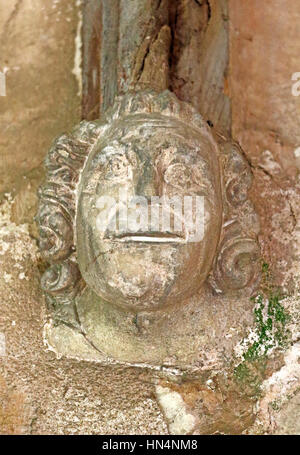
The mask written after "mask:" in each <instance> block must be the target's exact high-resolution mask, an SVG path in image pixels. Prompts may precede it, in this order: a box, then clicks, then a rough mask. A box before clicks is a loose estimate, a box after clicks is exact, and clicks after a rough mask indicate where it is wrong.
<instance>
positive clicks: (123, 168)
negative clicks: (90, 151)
mask: <svg viewBox="0 0 300 455" xmlns="http://www.w3.org/2000/svg"><path fill="white" fill-rule="evenodd" d="M106 170H107V173H108V174H109V176H111V177H122V176H124V177H126V176H127V175H128V170H129V162H128V160H127V158H126V156H125V155H121V154H120V155H113V156H111V157H108V158H107V165H106Z"/></svg>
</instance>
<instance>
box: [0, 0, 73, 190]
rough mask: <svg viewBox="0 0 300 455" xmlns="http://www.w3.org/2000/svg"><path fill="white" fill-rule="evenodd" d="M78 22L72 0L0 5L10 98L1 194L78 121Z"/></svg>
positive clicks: (4, 103) (2, 108)
mask: <svg viewBox="0 0 300 455" xmlns="http://www.w3.org/2000/svg"><path fill="white" fill-rule="evenodd" d="M77 24H78V7H76V5H75V4H74V2H73V1H71V0H58V1H54V0H47V1H44V2H43V3H41V2H39V1H38V0H30V1H29V0H15V1H10V2H1V5H0V30H1V35H0V71H5V73H6V97H1V98H0V125H1V139H0V155H1V161H0V193H1V192H3V191H7V190H11V188H12V186H18V181H19V180H20V178H22V176H23V175H24V174H25V173H27V172H28V171H30V170H32V169H34V168H36V167H38V166H39V165H40V164H41V163H42V161H43V159H44V156H45V151H46V150H47V149H48V148H49V145H50V143H51V141H52V140H53V137H55V136H56V135H57V134H59V133H61V131H62V130H63V129H64V128H70V126H71V125H72V124H74V123H75V122H76V121H78V120H79V119H80V97H79V96H76V94H77V92H78V83H79V82H78V81H77V80H76V77H75V74H73V73H72V71H73V69H74V68H75V51H76V50H77V53H78V51H80V49H76V46H75V37H76V33H77ZM79 57H80V53H79ZM76 74H77V76H78V77H79V76H80V69H79V70H78V68H77V67H76Z"/></svg>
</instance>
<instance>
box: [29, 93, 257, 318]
mask: <svg viewBox="0 0 300 455" xmlns="http://www.w3.org/2000/svg"><path fill="white" fill-rule="evenodd" d="M46 168H47V171H48V174H47V182H46V184H45V186H44V187H42V188H41V190H40V206H39V213H38V217H37V218H38V222H39V225H40V248H41V251H42V253H43V254H44V257H45V258H46V259H47V260H48V261H49V262H50V263H51V264H52V265H51V267H50V268H49V269H48V270H47V271H46V272H45V274H44V276H43V278H42V286H43V288H44V290H45V291H46V293H47V294H48V296H49V299H50V301H51V302H52V304H53V305H54V307H56V308H57V307H59V308H60V310H61V308H62V307H63V306H64V305H68V304H70V302H72V301H73V300H74V299H75V298H76V295H78V294H79V293H80V292H81V291H82V290H83V289H84V288H85V287H86V286H87V287H89V288H90V289H92V290H93V291H94V293H95V294H96V295H98V296H100V297H101V298H102V299H104V300H105V301H106V302H109V303H110V304H112V305H116V306H120V307H123V308H125V309H128V310H133V311H135V312H138V311H142V310H147V311H152V310H155V309H162V308H164V307H168V306H170V305H178V304H180V303H181V302H183V301H185V300H186V299H187V298H189V297H191V296H193V295H195V294H197V293H198V292H199V291H200V290H201V288H203V287H204V286H206V287H207V286H210V287H211V289H212V291H213V292H215V293H219V294H221V293H228V292H229V293H230V292H239V291H240V290H242V292H243V293H245V292H246V293H248V294H249V293H251V292H252V291H253V289H254V287H255V286H256V284H257V282H258V278H259V274H258V270H259V267H258V266H257V262H258V260H259V249H258V246H257V242H256V236H257V233H258V230H259V223H258V219H257V216H256V214H255V212H254V209H253V207H252V205H251V203H250V201H249V199H248V190H249V188H250V186H251V171H250V168H249V166H248V163H247V162H246V160H245V159H244V157H243V154H242V152H241V150H240V148H239V147H238V146H237V145H236V144H233V143H232V142H226V140H224V138H221V137H214V136H213V134H212V131H211V129H210V128H209V126H208V125H207V124H206V123H205V122H204V120H203V119H202V117H201V116H200V115H199V114H198V113H197V112H196V111H195V110H194V109H193V108H192V107H191V106H190V105H188V104H186V103H183V102H180V101H179V100H178V99H177V98H176V96H175V95H174V94H172V93H170V92H168V91H165V92H163V93H161V94H156V93H154V92H152V91H146V92H145V91H144V92H139V93H135V94H127V95H125V96H123V97H121V98H119V99H118V100H117V101H116V103H115V105H114V107H113V108H112V109H111V110H110V111H109V112H107V113H106V115H105V116H104V118H103V119H101V121H99V122H82V123H81V124H80V125H79V126H78V127H77V128H76V129H75V130H74V131H73V133H72V134H71V135H63V136H61V137H60V138H59V139H58V140H57V141H56V142H55V143H54V145H53V147H52V149H51V150H50V152H49V154H48V156H47V159H46ZM166 200H167V201H169V204H168V205H166V204H165V201H166ZM124 201H126V213H125V212H124ZM128 201H129V204H128ZM132 201H134V202H135V204H133V205H132ZM145 201H146V203H147V204H148V203H149V204H148V205H147V206H145ZM186 201H190V202H189V203H190V204H191V205H190V208H191V212H189V213H190V215H191V217H192V218H193V220H194V221H193V223H192V225H193V228H195V229H196V231H197V225H195V220H197V222H199V223H202V224H201V229H200V228H199V232H198V231H197V232H198V234H199V233H201V235H198V236H196V237H195V236H194V237H193V236H192V235H191V229H190V225H189V224H191V220H190V221H189V220H188V218H187V217H186V216H185V212H184V208H185V205H184V204H185V202H186ZM195 201H196V202H195ZM197 201H198V202H199V201H200V202H199V203H200V206H199V207H200V209H201V210H200V212H201V219H200V218H195V214H196V213H198V212H197ZM186 203H187V204H188V202H186ZM130 204H131V205H130ZM176 204H179V206H178V205H177V206H176ZM180 204H181V205H180ZM137 207H139V210H140V212H139V213H140V215H141V214H143V217H144V218H145V214H146V215H147V217H146V218H147V220H148V221H149V223H145V222H144V218H143V220H141V219H139V220H137V215H136V210H137ZM178 207H179V208H178ZM104 211H105V216H104ZM163 212H164V215H165V214H166V212H167V215H168V216H169V219H170V220H171V222H170V223H171V225H172V226H171V225H168V226H167V228H165V229H160V226H161V223H162V218H159V220H160V221H158V219H157V220H156V218H155V217H157V218H158V217H159V216H160V217H161V214H162V213H163ZM200 212H199V213H200ZM124 213H125V215H124ZM148 215H149V217H148ZM124 217H127V218H126V223H125V224H124ZM130 217H131V218H132V219H134V220H135V224H134V223H133V224H131V226H128V222H127V221H128V219H130ZM153 220H154V221H157V223H156V224H155V223H154V224H155V226H156V227H154V228H153V225H151V222H152V224H153ZM122 223H123V224H122ZM121 224H122V229H120V225H121ZM132 226H133V227H132ZM174 226H177V228H175V227H174ZM172 228H173V229H172ZM60 314H64V312H63V311H62V310H61V313H60Z"/></svg>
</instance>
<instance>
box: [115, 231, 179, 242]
mask: <svg viewBox="0 0 300 455" xmlns="http://www.w3.org/2000/svg"><path fill="white" fill-rule="evenodd" d="M113 240H117V241H119V242H135V243H185V242H186V239H185V237H183V236H180V235H178V234H174V233H171V232H126V233H121V234H119V235H114V236H113Z"/></svg>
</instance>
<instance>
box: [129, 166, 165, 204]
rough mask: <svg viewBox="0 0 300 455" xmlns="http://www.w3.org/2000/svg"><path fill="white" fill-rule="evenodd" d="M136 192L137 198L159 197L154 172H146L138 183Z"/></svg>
mask: <svg viewBox="0 0 300 455" xmlns="http://www.w3.org/2000/svg"><path fill="white" fill-rule="evenodd" d="M135 191H136V195H137V196H145V197H151V196H159V194H158V188H157V182H156V181H155V176H154V171H152V170H151V171H150V170H149V168H148V169H146V170H145V172H144V173H143V175H141V176H140V178H139V180H138V182H137V185H136V188H135Z"/></svg>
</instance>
